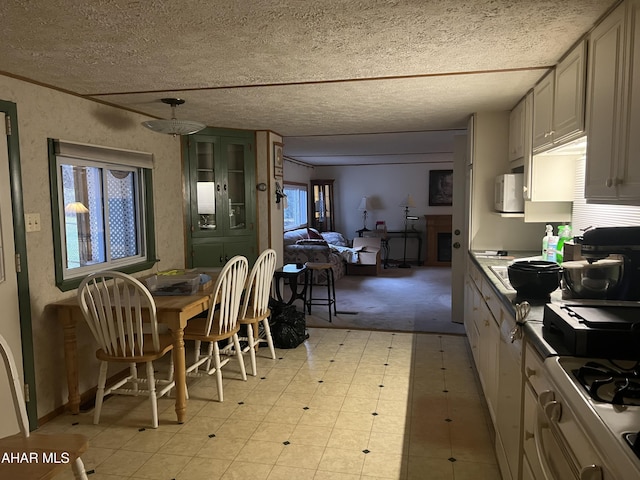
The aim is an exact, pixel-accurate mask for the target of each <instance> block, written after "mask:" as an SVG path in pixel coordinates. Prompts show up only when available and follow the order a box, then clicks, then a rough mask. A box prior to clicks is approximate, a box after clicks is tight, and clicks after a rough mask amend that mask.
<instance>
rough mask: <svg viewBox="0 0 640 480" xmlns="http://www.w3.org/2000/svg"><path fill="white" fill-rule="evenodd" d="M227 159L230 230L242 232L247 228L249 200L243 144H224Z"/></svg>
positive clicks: (231, 142)
mask: <svg viewBox="0 0 640 480" xmlns="http://www.w3.org/2000/svg"><path fill="white" fill-rule="evenodd" d="M224 143H225V145H224V148H225V153H226V158H227V189H228V192H227V194H228V198H227V201H228V211H227V215H228V217H229V230H242V229H244V228H245V227H246V223H247V211H246V204H247V198H246V194H245V175H246V172H245V161H244V154H245V148H244V145H243V144H242V143H234V142H233V141H230V142H227V141H225V142H224Z"/></svg>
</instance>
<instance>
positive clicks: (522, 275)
mask: <svg viewBox="0 0 640 480" xmlns="http://www.w3.org/2000/svg"><path fill="white" fill-rule="evenodd" d="M507 272H508V274H509V282H510V283H511V286H512V287H513V288H514V289H515V290H516V291H517V292H518V296H520V297H523V298H547V297H548V296H549V294H550V293H551V292H553V291H554V290H556V289H558V287H559V286H560V278H561V276H562V268H561V267H560V265H558V264H557V263H555V262H547V261H545V260H522V261H518V262H513V263H512V264H511V265H509V267H508V268H507Z"/></svg>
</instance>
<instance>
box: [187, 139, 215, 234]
mask: <svg viewBox="0 0 640 480" xmlns="http://www.w3.org/2000/svg"><path fill="white" fill-rule="evenodd" d="M191 149H192V152H191V156H192V158H194V159H195V160H196V161H195V162H193V163H192V165H191V175H192V178H193V179H194V180H195V181H194V182H191V216H192V222H191V225H192V229H193V231H194V233H195V231H196V230H197V231H200V232H202V233H206V232H210V233H214V232H215V231H216V230H219V229H220V223H219V220H220V218H219V215H218V211H219V208H220V200H221V198H220V178H219V176H220V174H219V172H218V171H217V170H216V167H217V165H216V164H217V157H218V152H217V144H216V138H215V137H208V136H201V137H199V138H198V139H197V140H195V141H193V143H192V144H191Z"/></svg>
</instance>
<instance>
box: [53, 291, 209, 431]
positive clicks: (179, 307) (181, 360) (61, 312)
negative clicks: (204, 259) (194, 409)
mask: <svg viewBox="0 0 640 480" xmlns="http://www.w3.org/2000/svg"><path fill="white" fill-rule="evenodd" d="M212 293H213V288H212V287H211V286H210V287H209V288H207V289H205V290H203V291H199V292H197V293H196V294H194V295H170V296H154V297H153V298H154V300H155V303H156V315H157V318H158V322H159V323H163V324H165V325H167V326H168V327H169V330H170V332H171V336H172V338H173V368H174V380H175V382H176V388H175V392H176V406H175V409H176V416H177V419H178V423H184V421H185V418H186V412H187V383H186V381H187V380H186V360H185V348H184V328H185V326H186V325H187V322H188V321H189V319H191V318H193V317H195V316H197V315H199V314H200V313H202V312H205V311H207V310H208V309H209V308H210V307H211V306H212V305H211V303H212V302H211V295H212ZM49 307H51V308H52V309H54V310H55V312H56V318H57V319H58V322H60V324H61V325H62V328H63V330H64V360H65V366H66V370H67V386H68V389H69V404H68V407H69V410H70V411H71V413H73V414H77V413H79V412H80V401H81V399H80V390H79V387H78V383H79V382H78V376H79V375H78V342H77V334H76V330H77V325H78V323H81V324H83V323H84V317H83V315H82V311H81V310H80V305H79V304H78V300H77V298H76V297H70V298H67V299H64V300H59V301H57V302H54V303H51V304H50V305H49Z"/></svg>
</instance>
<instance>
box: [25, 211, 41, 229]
mask: <svg viewBox="0 0 640 480" xmlns="http://www.w3.org/2000/svg"><path fill="white" fill-rule="evenodd" d="M24 223H25V228H26V230H27V232H39V231H40V214H39V213H25V215H24Z"/></svg>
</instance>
